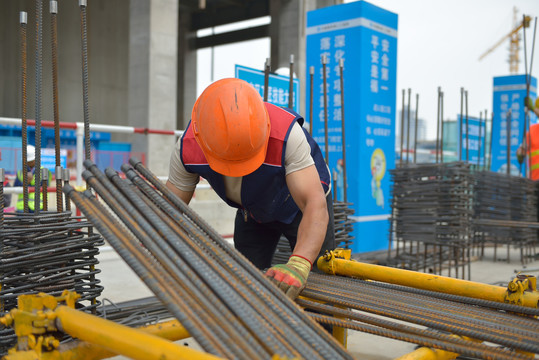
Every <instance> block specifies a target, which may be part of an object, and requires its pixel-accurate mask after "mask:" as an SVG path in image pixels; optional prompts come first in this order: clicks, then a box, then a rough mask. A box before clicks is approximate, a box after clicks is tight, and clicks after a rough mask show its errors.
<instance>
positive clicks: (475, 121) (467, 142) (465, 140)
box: [457, 115, 488, 166]
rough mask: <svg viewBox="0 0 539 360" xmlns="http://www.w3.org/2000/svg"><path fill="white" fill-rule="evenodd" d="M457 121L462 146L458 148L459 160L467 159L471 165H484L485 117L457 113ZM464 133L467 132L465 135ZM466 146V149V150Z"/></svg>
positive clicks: (485, 151)
mask: <svg viewBox="0 0 539 360" xmlns="http://www.w3.org/2000/svg"><path fill="white" fill-rule="evenodd" d="M457 121H458V122H459V124H460V129H461V130H460V136H461V139H462V146H461V148H460V160H461V161H467V162H468V163H470V164H472V165H479V166H484V165H485V159H486V156H485V155H486V153H487V151H488V149H487V148H486V145H487V143H486V133H487V132H486V127H485V119H480V118H476V117H472V116H468V120H467V121H466V115H463V116H461V115H457ZM466 134H468V135H467V136H466ZM466 148H468V151H466Z"/></svg>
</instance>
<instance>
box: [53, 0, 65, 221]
mask: <svg viewBox="0 0 539 360" xmlns="http://www.w3.org/2000/svg"><path fill="white" fill-rule="evenodd" d="M50 13H51V57H52V104H53V115H54V155H55V160H56V161H55V168H58V167H59V166H61V165H62V164H61V162H60V112H59V108H58V24H57V23H58V20H57V14H58V2H57V1H56V0H52V1H51V2H50ZM58 175H60V176H58ZM62 196H63V193H62V176H61V174H58V172H57V173H56V211H58V212H62V211H63V209H64V207H63V197H62Z"/></svg>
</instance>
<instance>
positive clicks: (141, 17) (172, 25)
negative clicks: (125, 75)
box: [128, 0, 178, 176]
mask: <svg viewBox="0 0 539 360" xmlns="http://www.w3.org/2000/svg"><path fill="white" fill-rule="evenodd" d="M129 17H130V22H129V80H128V84H129V86H128V88H129V95H128V115H129V116H128V123H129V125H131V126H136V127H148V128H154V129H168V130H173V129H176V99H177V95H176V93H177V65H178V47H177V45H178V1H176V0H131V2H130V8H129ZM173 147H174V138H173V137H171V136H165V135H150V136H147V137H144V138H143V137H141V138H139V139H137V141H136V142H135V143H134V144H133V150H134V151H141V152H145V153H147V156H148V157H147V159H146V164H147V165H148V167H149V168H150V169H151V170H152V171H153V172H155V174H156V175H159V176H161V175H167V174H168V164H169V158H170V152H171V151H172V149H173Z"/></svg>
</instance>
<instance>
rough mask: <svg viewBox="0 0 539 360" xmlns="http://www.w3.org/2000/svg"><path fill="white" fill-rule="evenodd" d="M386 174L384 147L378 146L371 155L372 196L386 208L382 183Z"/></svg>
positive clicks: (377, 203)
mask: <svg viewBox="0 0 539 360" xmlns="http://www.w3.org/2000/svg"><path fill="white" fill-rule="evenodd" d="M385 174H386V156H385V154H384V152H383V151H382V149H380V148H378V149H376V150H374V151H373V152H372V156H371V175H372V180H371V190H372V197H373V198H374V199H375V200H376V205H377V206H379V207H381V208H382V209H383V208H384V193H383V192H382V188H381V183H382V179H383V178H384V175H385Z"/></svg>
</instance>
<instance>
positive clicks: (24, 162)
mask: <svg viewBox="0 0 539 360" xmlns="http://www.w3.org/2000/svg"><path fill="white" fill-rule="evenodd" d="M27 21H28V15H27V13H26V12H25V11H21V12H20V24H21V31H20V32H21V99H22V100H21V121H22V124H21V137H22V148H21V150H22V194H23V201H24V212H25V213H28V211H29V210H28V161H27V159H28V154H27V146H28V128H27V121H26V109H27V94H26V67H27V64H26V47H27V39H26V23H27Z"/></svg>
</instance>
